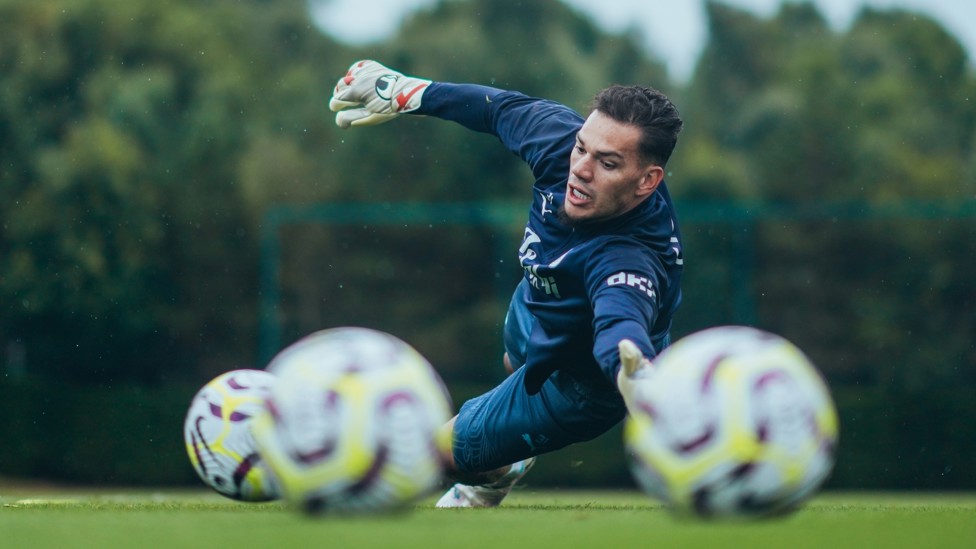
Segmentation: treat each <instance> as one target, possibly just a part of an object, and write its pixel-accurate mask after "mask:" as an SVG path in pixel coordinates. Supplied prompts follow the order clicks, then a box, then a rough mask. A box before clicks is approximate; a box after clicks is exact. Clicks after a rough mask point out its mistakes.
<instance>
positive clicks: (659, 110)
mask: <svg viewBox="0 0 976 549" xmlns="http://www.w3.org/2000/svg"><path fill="white" fill-rule="evenodd" d="M592 107H593V110H595V111H600V112H601V113H603V114H605V115H607V116H609V117H610V118H612V119H614V120H616V121H617V122H622V123H624V124H630V125H632V126H635V127H637V128H638V129H639V130H640V131H641V140H640V143H639V145H638V148H639V151H640V155H641V158H642V159H643V160H645V161H649V162H653V163H655V164H657V165H659V166H661V167H664V165H665V164H667V163H668V159H669V158H671V153H672V152H673V151H674V146H675V145H676V144H677V143H678V134H679V133H681V128H682V127H683V126H684V122H682V121H681V115H679V114H678V108H677V107H675V106H674V103H672V102H671V100H670V99H668V96H666V95H664V94H663V93H661V92H659V91H658V90H655V89H653V88H646V87H644V86H620V85H613V86H610V87H609V88H606V89H604V90H602V91H600V92H599V93H597V94H596V96H595V97H594V98H593V105H592Z"/></svg>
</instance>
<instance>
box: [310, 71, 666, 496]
mask: <svg viewBox="0 0 976 549" xmlns="http://www.w3.org/2000/svg"><path fill="white" fill-rule="evenodd" d="M329 106H330V108H331V109H332V110H333V111H336V112H337V114H336V123H337V124H338V125H339V126H340V127H342V128H349V127H358V126H367V125H371V124H378V123H381V122H386V121H388V120H390V119H392V118H395V117H397V116H399V115H401V114H404V113H410V114H414V115H427V116H432V117H436V118H441V119H444V120H451V121H454V122H457V123H459V124H461V125H463V126H465V127H467V128H469V129H471V130H474V131H478V132H485V133H489V134H493V135H495V136H496V137H497V138H498V139H499V140H500V141H501V143H502V144H503V145H504V146H505V147H507V148H508V149H509V150H510V151H512V152H513V153H515V154H516V155H518V156H519V157H520V158H522V160H524V161H525V162H527V163H528V165H529V167H530V168H531V169H532V173H533V175H534V177H535V184H534V185H533V188H532V204H531V207H530V208H529V212H528V214H529V215H528V222H527V223H526V226H525V233H524V238H523V240H522V245H521V247H520V248H519V250H518V257H519V262H520V264H521V266H522V268H523V271H524V276H523V278H522V281H521V282H520V284H519V285H518V287H517V288H516V289H515V293H514V295H513V297H512V301H511V304H510V305H509V309H508V313H507V315H506V317H505V328H504V339H505V341H504V343H505V355H504V357H503V361H504V364H505V367H506V369H507V370H508V371H509V372H510V373H511V375H509V376H508V377H507V378H506V379H505V380H504V381H503V382H502V383H501V384H500V385H498V386H497V387H495V388H494V389H492V390H491V391H489V392H487V393H485V394H484V395H481V396H479V397H476V398H474V399H471V400H469V401H467V402H465V403H464V404H463V405H462V406H461V409H460V410H459V412H458V414H457V416H455V417H454V418H453V419H452V420H451V422H450V423H449V424H448V425H447V426H446V428H447V429H450V430H451V433H452V438H451V440H452V450H451V452H452V455H451V456H449V462H450V466H451V468H450V470H449V476H450V477H451V478H452V479H454V480H456V481H457V482H458V484H455V485H454V486H453V487H452V488H451V489H450V490H448V492H447V493H446V494H445V495H444V496H443V497H442V498H441V499H440V500H439V501H438V503H437V506H438V507H492V506H496V505H498V504H499V503H501V501H502V499H503V498H504V497H505V496H506V495H507V494H508V493H509V491H511V489H512V486H514V484H515V483H516V482H517V481H518V480H519V479H520V478H521V477H522V476H523V475H524V474H525V472H526V471H527V470H528V469H529V467H531V466H532V464H533V463H534V461H535V456H537V455H539V454H543V453H546V452H551V451H554V450H557V449H559V448H563V447H565V446H567V445H569V444H573V443H576V442H582V441H585V440H590V439H592V438H595V437H597V436H599V435H600V434H602V433H604V432H606V431H607V430H608V429H610V428H611V427H613V426H614V425H616V424H617V423H618V422H620V421H621V420H622V419H623V418H624V416H625V414H626V411H627V408H626V404H625V401H627V400H628V397H629V394H630V391H631V387H632V383H633V382H634V381H635V380H637V379H639V378H641V377H644V376H646V375H648V374H649V372H650V368H649V361H648V359H649V358H653V357H654V356H656V355H657V353H659V352H660V351H661V350H662V349H663V348H664V347H666V346H667V345H668V344H669V342H670V327H671V319H672V315H673V314H674V312H675V309H676V308H677V307H678V304H679V303H680V302H681V289H680V280H681V270H682V259H681V258H682V255H681V235H680V232H679V230H678V223H677V219H676V217H675V214H674V207H673V205H672V202H671V197H670V195H669V193H668V190H667V186H666V185H665V183H664V167H665V165H666V164H667V161H668V158H669V157H670V156H671V152H672V151H673V150H674V146H675V144H676V142H677V139H678V134H679V133H680V131H681V128H682V121H681V118H680V116H679V114H678V111H677V109H676V108H675V107H674V105H673V104H672V103H671V101H670V100H669V99H668V98H667V97H666V96H664V95H663V94H661V93H660V92H658V91H656V90H653V89H650V88H645V87H640V86H611V87H609V88H606V89H604V90H602V91H600V92H599V93H598V94H597V95H596V96H595V98H594V100H593V105H592V112H591V113H590V114H589V116H588V117H586V118H583V117H582V116H580V115H579V114H578V113H576V112H575V111H573V110H572V109H569V108H568V107H566V106H563V105H560V104H558V103H555V102H552V101H548V100H544V99H536V98H532V97H527V96H525V95H523V94H521V93H517V92H513V91H503V90H499V89H495V88H491V87H486V86H480V85H473V84H451V83H445V82H432V81H430V80H425V79H420V78H414V77H410V76H406V75H404V74H401V73H399V72H397V71H394V70H391V69H389V68H387V67H385V66H383V65H381V64H379V63H377V62H375V61H359V62H357V63H355V64H353V65H352V66H351V67H350V69H349V72H348V73H347V74H346V75H345V76H344V77H343V78H341V79H340V80H339V81H338V83H337V84H336V88H335V91H334V94H333V97H332V99H331V101H330V103H329Z"/></svg>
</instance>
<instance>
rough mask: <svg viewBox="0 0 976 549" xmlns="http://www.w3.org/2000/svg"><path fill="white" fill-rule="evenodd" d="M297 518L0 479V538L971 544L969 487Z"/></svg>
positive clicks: (624, 499)
mask: <svg viewBox="0 0 976 549" xmlns="http://www.w3.org/2000/svg"><path fill="white" fill-rule="evenodd" d="M432 505H433V502H432V501H427V502H424V503H423V504H421V505H419V506H417V507H416V508H414V509H411V510H410V511H408V512H404V513H400V514H396V515H391V516H379V517H349V516H330V517H321V518H308V517H305V516H302V515H299V514H297V513H295V512H292V511H291V510H289V509H287V508H285V507H282V506H281V505H279V504H277V503H270V504H242V503H237V502H233V501H229V500H224V499H222V498H220V497H219V496H216V495H214V494H211V493H209V492H199V491H193V492H174V491H165V492H136V491H132V492H116V493H109V492H104V493H94V492H89V491H82V490H58V489H54V490H52V489H46V490H30V489H23V488H22V489H11V488H9V487H8V488H5V487H4V486H3V485H2V484H0V547H4V548H6V547H10V548H21V547H23V548H32V549H33V548H47V547H51V548H55V547H56V548H72V547H85V548H89V547H97V548H100V549H112V548H116V547H118V548H122V547H125V548H130V547H131V548H156V547H165V548H183V547H207V548H233V549H237V548H245V547H262V548H279V547H280V548H287V547H301V548H316V547H322V548H330V549H332V548H343V549H345V548H351V549H367V548H372V547H382V548H385V549H398V548H412V547H417V548H438V547H451V548H458V549H469V548H472V549H473V548H480V547H486V548H492V549H507V548H518V547H531V548H548V547H553V548H557V547H558V548H576V547H584V548H590V547H592V548H597V549H616V548H618V547H634V548H643V547H653V548H662V549H663V548H669V547H695V548H713V547H735V548H741V547H749V548H755V547H776V548H794V547H811V548H813V547H816V548H828V549H837V548H843V547H858V548H867V547H877V548H891V547H911V548H919V547H925V548H932V547H935V548H938V547H967V548H968V547H976V541H974V540H976V494H955V495H953V494H949V495H947V494H914V495H907V494H831V493H827V494H823V495H821V496H819V497H817V498H815V499H814V500H812V501H811V502H809V503H808V504H807V505H806V506H804V507H803V508H802V509H801V510H800V511H798V512H796V513H794V514H792V515H789V516H787V517H784V518H778V519H773V520H764V521H757V522H736V523H729V522H698V521H694V520H690V519H681V518H676V517H674V516H672V515H671V514H670V513H669V512H668V511H667V510H666V509H664V508H662V507H661V506H660V505H658V504H656V503H654V502H653V501H651V500H649V499H647V498H645V497H644V496H642V495H640V494H638V493H634V492H572V491H537V490H533V489H531V487H529V488H527V489H523V490H521V491H517V492H515V493H514V494H513V495H512V496H510V497H509V499H508V500H506V501H505V504H504V505H503V506H502V507H499V508H496V509H451V510H441V509H434V508H433V506H432Z"/></svg>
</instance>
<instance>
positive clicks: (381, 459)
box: [349, 441, 390, 494]
mask: <svg viewBox="0 0 976 549" xmlns="http://www.w3.org/2000/svg"><path fill="white" fill-rule="evenodd" d="M389 453H390V448H389V446H387V445H386V441H380V443H379V445H378V447H377V448H376V458H375V459H374V460H373V463H371V464H370V466H369V469H368V470H367V471H366V474H364V475H363V476H362V478H360V479H359V480H358V481H357V482H356V484H353V485H352V486H350V487H349V493H350V494H358V493H360V492H363V491H365V490H366V489H367V488H369V487H370V486H372V485H373V483H374V482H376V479H377V478H379V476H380V471H382V470H383V467H384V466H386V461H387V459H388V457H389Z"/></svg>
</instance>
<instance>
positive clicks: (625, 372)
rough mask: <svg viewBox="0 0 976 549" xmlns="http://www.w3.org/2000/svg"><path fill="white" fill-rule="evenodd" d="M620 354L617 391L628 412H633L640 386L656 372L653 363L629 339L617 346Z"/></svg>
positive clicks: (621, 341) (622, 340) (623, 340)
mask: <svg viewBox="0 0 976 549" xmlns="http://www.w3.org/2000/svg"><path fill="white" fill-rule="evenodd" d="M617 350H618V351H619V352H620V370H619V371H618V372H617V389H618V390H619V391H620V396H622V397H623V398H624V404H626V405H627V410H632V409H633V408H632V406H631V405H632V403H633V399H634V393H635V392H636V391H637V387H638V385H639V384H640V383H641V382H642V381H644V380H647V379H650V377H651V374H652V373H653V371H654V368H653V366H652V365H651V361H650V360H647V358H645V357H644V353H642V352H641V350H640V349H639V348H638V347H637V345H636V344H635V343H634V342H633V341H631V340H629V339H621V340H620V343H618V344H617Z"/></svg>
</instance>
